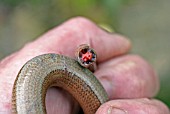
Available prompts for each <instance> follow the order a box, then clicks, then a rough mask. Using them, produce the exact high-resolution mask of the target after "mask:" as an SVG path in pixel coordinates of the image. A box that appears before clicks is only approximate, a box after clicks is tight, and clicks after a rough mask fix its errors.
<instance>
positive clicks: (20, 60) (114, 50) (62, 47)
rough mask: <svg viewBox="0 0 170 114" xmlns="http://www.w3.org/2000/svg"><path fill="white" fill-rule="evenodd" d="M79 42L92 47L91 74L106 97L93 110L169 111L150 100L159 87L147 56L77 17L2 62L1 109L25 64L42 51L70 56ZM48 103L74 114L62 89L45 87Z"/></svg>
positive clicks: (51, 109) (6, 107) (5, 109)
mask: <svg viewBox="0 0 170 114" xmlns="http://www.w3.org/2000/svg"><path fill="white" fill-rule="evenodd" d="M80 44H89V45H90V46H91V47H92V48H94V49H95V50H96V52H97V55H98V69H97V70H96V72H95V73H94V74H95V76H96V77H97V78H98V79H99V81H100V82H101V83H102V85H103V86H104V88H105V90H106V91H107V94H108V95H109V98H110V101H108V102H107V103H105V104H103V105H102V106H101V107H100V108H99V109H98V111H97V112H96V114H111V112H112V113H114V114H123V112H124V113H125V114H170V112H169V109H168V108H167V107H166V106H165V105H164V104H163V103H162V102H161V101H158V100H156V99H148V98H151V97H153V96H154V95H155V94H156V93H157V92H158V89H159V81H158V78H157V76H156V74H155V72H154V71H153V69H152V68H151V67H150V65H148V63H147V62H146V61H145V60H143V59H142V58H141V57H140V56H137V55H132V54H127V52H128V51H129V49H130V47H131V44H130V42H129V41H128V40H127V39H126V38H124V37H123V36H121V35H118V34H110V33H107V32H105V31H103V30H101V29H100V28H98V27H97V26H96V25H95V24H93V23H92V22H90V21H89V20H87V19H84V18H81V17H78V18H74V19H71V20H69V21H67V22H66V23H64V24H62V25H61V26H59V27H57V28H54V29H53V30H51V31H49V32H47V33H46V34H45V35H43V36H41V37H40V38H38V39H37V40H35V41H33V42H30V43H28V44H27V45H25V46H24V47H23V48H22V49H21V50H19V51H18V52H15V53H14V54H12V55H10V56H8V57H6V58H5V59H3V60H2V61H1V62H0V76H1V78H0V93H1V94H0V99H1V101H0V113H3V114H10V113H11V104H10V103H11V96H12V95H11V94H12V86H13V83H14V80H15V78H16V76H17V73H18V72H19V70H20V69H21V67H22V66H23V65H24V63H26V62H27V61H28V60H30V59H31V58H33V57H35V56H37V55H41V54H45V53H57V54H63V55H66V56H70V57H72V58H74V53H75V50H76V48H77V46H79V45H80ZM116 99H119V100H116ZM46 107H47V112H48V113H49V114H55V113H56V112H57V113H60V114H73V113H74V112H76V111H77V103H75V102H74V100H73V99H72V98H71V97H70V96H69V95H68V94H66V93H65V91H63V90H62V89H56V88H50V89H49V90H48V92H47V96H46ZM116 109H121V110H117V111H116ZM121 112H122V113H121Z"/></svg>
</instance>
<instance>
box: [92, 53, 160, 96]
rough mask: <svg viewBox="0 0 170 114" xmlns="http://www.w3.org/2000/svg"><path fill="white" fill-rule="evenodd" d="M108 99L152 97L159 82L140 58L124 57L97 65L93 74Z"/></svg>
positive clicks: (133, 56)
mask: <svg viewBox="0 0 170 114" xmlns="http://www.w3.org/2000/svg"><path fill="white" fill-rule="evenodd" d="M95 75H96V76H97V77H98V78H99V80H100V81H101V83H102V85H103V86H104V88H105V90H106V91H107V93H108V95H109V98H110V99H115V98H141V97H153V96H154V95H155V94H156V93H157V92H158V90H159V81H158V78H157V76H156V74H155V72H154V70H153V69H152V68H151V66H150V65H149V64H148V63H147V62H146V61H144V60H143V59H142V58H141V57H139V56H136V55H125V56H121V57H119V58H114V59H111V60H109V61H107V62H104V63H102V64H100V65H99V69H98V70H97V71H96V72H95Z"/></svg>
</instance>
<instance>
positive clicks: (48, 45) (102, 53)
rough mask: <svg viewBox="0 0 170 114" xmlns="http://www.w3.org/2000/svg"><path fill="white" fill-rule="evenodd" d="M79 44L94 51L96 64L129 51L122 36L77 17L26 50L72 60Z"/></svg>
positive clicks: (28, 46) (36, 41)
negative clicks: (55, 54) (64, 56)
mask: <svg viewBox="0 0 170 114" xmlns="http://www.w3.org/2000/svg"><path fill="white" fill-rule="evenodd" d="M81 44H88V45H90V46H91V47H92V48H94V49H95V50H96V52H97V54H98V62H102V61H105V60H107V59H110V58H112V57H114V56H117V55H121V54H124V53H127V52H128V50H129V49H130V42H129V40H127V39H126V38H124V37H123V36H121V35H118V34H110V33H108V32H105V31H103V30H102V29H100V28H99V27H98V26H97V25H95V24H94V23H92V22H91V21H89V20H87V19H85V18H82V17H77V18H74V19H70V20H69V21H67V22H65V23H63V24H62V25H61V26H59V27H57V28H54V29H52V30H51V31H49V32H48V33H46V34H45V35H43V36H41V37H40V38H39V39H37V40H35V41H34V42H33V43H30V45H27V49H26V50H31V49H33V47H34V48H38V50H40V51H43V53H47V52H48V53H49V52H50V53H59V54H63V55H66V56H70V57H72V58H73V57H74V56H75V55H74V54H75V50H76V48H77V47H78V46H79V45H81ZM28 48H29V49H28ZM34 50H35V49H34Z"/></svg>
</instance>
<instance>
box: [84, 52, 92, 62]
mask: <svg viewBox="0 0 170 114" xmlns="http://www.w3.org/2000/svg"><path fill="white" fill-rule="evenodd" d="M91 59H92V53H91V52H86V53H85V54H82V60H83V61H85V62H86V61H89V60H91Z"/></svg>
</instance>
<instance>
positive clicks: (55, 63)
mask: <svg viewBox="0 0 170 114" xmlns="http://www.w3.org/2000/svg"><path fill="white" fill-rule="evenodd" d="M51 86H58V87H61V88H63V89H65V90H66V91H68V92H69V93H70V94H71V95H72V96H73V97H74V98H75V99H76V100H77V101H78V102H79V104H80V106H81V107H82V109H83V111H84V113H85V114H94V113H95V112H96V110H97V109H98V108H99V106H100V105H101V104H103V103H104V102H106V101H107V100H108V97H107V94H106V92H105V90H104V89H103V87H102V86H101V84H100V82H99V81H98V80H97V79H96V77H95V76H94V75H93V73H91V72H90V71H89V70H88V69H86V68H83V67H82V66H80V65H79V64H78V62H77V61H75V60H73V59H71V58H69V57H65V56H63V55H57V54H44V55H41V56H37V57H35V58H33V59H31V60H30V61H28V62H27V63H26V64H25V65H24V66H23V68H22V69H21V70H20V72H19V74H18V76H17V78H16V80H15V83H14V87H13V96H12V110H13V112H14V113H17V114H45V113H46V109H45V95H46V92H47V89H48V88H49V87H51Z"/></svg>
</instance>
